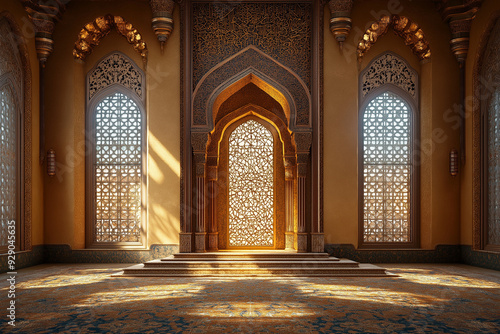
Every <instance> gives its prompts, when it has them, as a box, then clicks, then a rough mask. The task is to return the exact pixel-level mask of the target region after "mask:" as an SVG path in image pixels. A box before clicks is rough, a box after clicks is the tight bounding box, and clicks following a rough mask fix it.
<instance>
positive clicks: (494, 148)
mask: <svg viewBox="0 0 500 334" xmlns="http://www.w3.org/2000/svg"><path fill="white" fill-rule="evenodd" d="M487 159H488V244H491V245H500V90H499V89H497V90H496V92H495V93H494V94H493V96H492V97H491V100H490V105H489V108H488V157H487Z"/></svg>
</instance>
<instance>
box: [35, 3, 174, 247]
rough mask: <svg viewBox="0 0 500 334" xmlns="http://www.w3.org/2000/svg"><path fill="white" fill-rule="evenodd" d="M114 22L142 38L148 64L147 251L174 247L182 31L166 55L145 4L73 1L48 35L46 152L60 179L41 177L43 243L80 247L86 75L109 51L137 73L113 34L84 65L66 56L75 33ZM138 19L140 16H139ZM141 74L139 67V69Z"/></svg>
mask: <svg viewBox="0 0 500 334" xmlns="http://www.w3.org/2000/svg"><path fill="white" fill-rule="evenodd" d="M108 13H110V14H112V15H120V16H122V17H123V18H124V19H125V20H126V21H128V22H130V23H132V25H133V26H134V27H135V28H136V29H137V30H138V31H139V32H140V33H141V35H142V37H143V39H144V40H145V42H146V43H147V46H148V50H149V56H148V66H147V69H146V70H145V72H146V87H147V102H146V113H147V123H148V126H147V129H148V130H147V134H148V152H147V154H148V159H147V163H148V178H147V179H148V181H147V193H148V203H149V205H148V222H147V224H148V227H147V229H148V246H149V245H152V244H176V243H178V232H179V226H180V223H179V212H180V208H179V203H180V199H179V196H180V191H179V176H180V163H179V160H180V152H179V147H180V139H179V135H180V118H179V117H180V52H179V50H180V44H179V43H180V42H179V36H180V24H179V9H178V8H176V10H175V12H174V13H175V15H174V20H175V27H174V31H173V33H172V35H171V36H170V39H169V40H168V42H167V44H166V47H165V51H164V54H161V52H160V45H159V42H158V41H157V39H156V36H155V35H154V32H153V31H152V29H151V21H150V20H151V10H150V8H149V5H148V3H147V2H138V1H120V4H119V6H117V2H116V1H109V2H108V1H106V2H88V1H72V2H71V3H70V4H69V5H68V7H67V11H66V13H65V15H64V17H63V19H62V21H61V22H59V23H58V24H57V28H56V31H55V33H54V40H55V49H54V53H53V54H52V56H51V57H50V58H49V61H48V63H47V88H46V110H47V114H48V115H47V147H53V148H54V149H55V150H56V152H57V161H58V163H59V170H58V175H57V176H56V177H54V178H49V177H46V179H45V182H46V189H45V195H46V197H47V198H48V199H50V200H48V201H47V202H46V211H45V243H47V244H69V245H71V246H72V247H73V248H74V249H79V248H84V247H85V149H84V147H85V133H84V130H85V112H86V110H85V80H86V74H87V72H88V71H89V70H90V69H91V68H92V67H93V66H94V65H95V64H96V63H97V62H98V61H99V60H100V59H101V58H102V57H104V56H106V55H107V54H109V53H110V52H112V51H115V50H117V51H121V52H123V53H124V54H126V55H128V56H129V57H130V58H131V59H133V60H134V61H135V62H136V64H138V65H139V66H141V67H143V64H142V60H141V58H140V56H139V55H138V54H137V53H136V52H135V50H134V49H133V48H132V46H131V45H129V44H128V43H127V41H126V39H125V38H124V37H122V36H119V35H118V34H117V33H116V32H114V31H113V32H111V33H110V34H109V35H108V36H107V37H105V38H104V39H103V40H102V41H101V42H100V45H99V46H97V47H96V48H95V50H94V51H93V53H92V54H91V55H90V56H89V57H88V58H87V59H86V61H85V63H83V64H82V63H79V62H76V61H75V60H74V59H73V56H72V50H73V46H74V43H75V41H76V39H77V35H78V33H79V31H80V29H81V28H82V27H83V26H84V25H85V24H86V23H88V22H91V21H93V20H94V19H95V18H97V17H99V16H103V15H105V14H108ZM137 13H144V14H143V15H137ZM143 69H144V67H143Z"/></svg>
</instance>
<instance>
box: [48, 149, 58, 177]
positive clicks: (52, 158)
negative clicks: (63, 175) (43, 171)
mask: <svg viewBox="0 0 500 334" xmlns="http://www.w3.org/2000/svg"><path fill="white" fill-rule="evenodd" d="M47 174H48V175H49V176H55V175H56V151H54V149H52V148H51V149H50V150H48V151H47Z"/></svg>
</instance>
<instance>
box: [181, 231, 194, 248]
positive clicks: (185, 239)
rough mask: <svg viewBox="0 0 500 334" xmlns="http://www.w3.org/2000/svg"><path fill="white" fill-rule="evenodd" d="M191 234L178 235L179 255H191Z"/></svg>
mask: <svg viewBox="0 0 500 334" xmlns="http://www.w3.org/2000/svg"><path fill="white" fill-rule="evenodd" d="M192 243H193V233H191V232H181V233H179V253H191V252H192V251H193V245H192Z"/></svg>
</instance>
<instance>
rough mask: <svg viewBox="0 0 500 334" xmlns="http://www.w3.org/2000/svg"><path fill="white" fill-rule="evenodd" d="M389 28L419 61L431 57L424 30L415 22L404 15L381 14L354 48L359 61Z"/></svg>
mask: <svg viewBox="0 0 500 334" xmlns="http://www.w3.org/2000/svg"><path fill="white" fill-rule="evenodd" d="M389 28H391V29H392V30H393V31H394V33H395V34H396V35H397V36H399V37H401V38H402V39H403V40H404V43H405V45H407V46H409V47H410V48H411V50H412V52H413V53H414V54H415V55H416V56H417V57H418V59H420V61H425V60H429V59H430V58H431V49H430V46H429V41H428V40H427V39H426V38H425V35H424V31H423V30H422V28H420V26H419V25H418V24H417V23H415V22H413V21H412V20H411V19H409V18H407V17H406V16H399V15H392V16H388V15H383V16H382V17H381V18H380V20H378V21H377V22H374V23H373V24H372V25H371V26H370V28H368V29H367V30H366V32H365V34H364V35H363V37H362V38H361V40H360V41H359V43H358V48H357V50H356V53H357V56H358V61H359V62H361V60H362V59H363V57H364V55H365V54H366V53H367V52H368V51H369V50H370V49H371V47H372V46H373V45H374V44H375V43H376V42H377V40H378V39H379V38H380V37H382V36H384V35H385V34H386V33H387V31H389Z"/></svg>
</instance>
